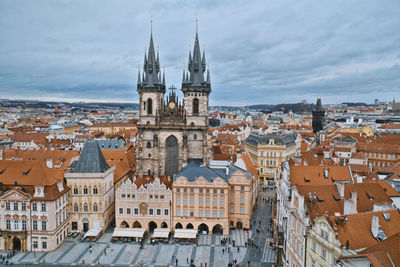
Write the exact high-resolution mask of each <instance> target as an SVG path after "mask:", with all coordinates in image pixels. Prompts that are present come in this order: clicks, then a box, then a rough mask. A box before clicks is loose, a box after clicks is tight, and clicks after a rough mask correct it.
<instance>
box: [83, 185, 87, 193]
mask: <svg viewBox="0 0 400 267" xmlns="http://www.w3.org/2000/svg"><path fill="white" fill-rule="evenodd" d="M83 194H85V195H87V194H88V189H87V187H86V186H85V187H84V188H83Z"/></svg>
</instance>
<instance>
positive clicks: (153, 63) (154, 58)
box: [138, 21, 165, 91]
mask: <svg viewBox="0 0 400 267" xmlns="http://www.w3.org/2000/svg"><path fill="white" fill-rule="evenodd" d="M150 23H151V32H150V43H149V49H148V51H145V53H144V64H143V78H142V79H141V84H140V85H139V82H138V90H139V89H140V90H142V89H146V88H156V89H158V90H162V91H165V85H164V82H162V79H165V78H164V77H162V75H161V71H160V53H159V51H157V54H156V52H155V49H154V41H153V23H152V21H150ZM146 52H147V53H146ZM139 77H140V73H139V74H138V81H139V80H140V79H139ZM139 87H140V88H139Z"/></svg>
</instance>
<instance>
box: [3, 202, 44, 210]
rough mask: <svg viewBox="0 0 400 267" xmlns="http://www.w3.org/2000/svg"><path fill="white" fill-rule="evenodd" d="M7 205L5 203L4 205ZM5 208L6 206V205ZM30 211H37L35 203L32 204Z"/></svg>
mask: <svg viewBox="0 0 400 267" xmlns="http://www.w3.org/2000/svg"><path fill="white" fill-rule="evenodd" d="M6 204H7V203H6ZM6 206H7V205H6ZM32 210H33V211H37V204H36V203H32Z"/></svg>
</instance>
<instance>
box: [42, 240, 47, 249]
mask: <svg viewBox="0 0 400 267" xmlns="http://www.w3.org/2000/svg"><path fill="white" fill-rule="evenodd" d="M42 248H43V249H47V242H44V241H43V242H42Z"/></svg>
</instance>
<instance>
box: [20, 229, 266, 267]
mask: <svg viewBox="0 0 400 267" xmlns="http://www.w3.org/2000/svg"><path fill="white" fill-rule="evenodd" d="M251 235H252V233H251V232H250V233H249V234H248V233H247V232H244V231H240V230H234V231H231V236H230V237H231V240H235V241H236V246H235V247H232V246H231V247H230V253H228V252H227V251H226V246H221V239H222V238H223V237H224V236H221V235H199V237H198V241H199V245H198V246H196V245H195V244H191V245H180V244H157V245H145V246H144V249H139V244H137V243H122V242H115V243H111V242H110V241H107V240H110V239H111V235H110V234H108V233H105V234H103V236H102V237H101V238H100V239H99V240H98V241H97V242H94V243H90V242H81V241H77V240H66V241H64V242H63V243H62V244H61V245H60V247H59V248H58V249H57V250H56V251H51V252H36V253H35V254H34V253H33V252H27V253H18V254H17V255H15V256H14V257H13V258H12V262H13V263H15V264H32V263H33V264H42V263H44V262H45V263H46V264H49V265H51V264H53V265H80V264H82V263H83V262H84V263H85V264H86V265H97V263H100V264H102V265H109V266H128V265H134V266H138V264H140V263H143V264H144V266H152V267H161V266H167V265H168V264H170V265H171V266H173V265H174V264H175V259H176V258H177V259H178V261H179V264H178V265H179V266H189V265H190V262H191V260H193V262H194V263H195V264H196V266H201V264H202V265H203V266H205V263H207V266H210V267H211V266H214V267H220V266H227V265H228V263H229V261H232V259H236V260H237V261H238V262H239V263H240V262H241V261H243V260H244V258H245V256H246V251H247V248H245V247H243V246H244V244H245V242H246V241H247V238H248V237H249V236H251ZM91 244H92V253H90V249H89V248H90V245H91ZM237 245H239V246H240V251H239V252H238V251H237ZM223 248H224V253H222V249H223ZM104 249H106V254H104ZM266 249H268V248H266ZM272 256H273V254H271V253H270V252H267V253H266V254H265V258H266V260H269V259H270V257H272ZM263 257H264V255H263ZM187 262H189V264H188V263H187Z"/></svg>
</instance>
